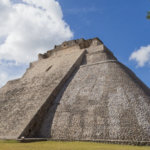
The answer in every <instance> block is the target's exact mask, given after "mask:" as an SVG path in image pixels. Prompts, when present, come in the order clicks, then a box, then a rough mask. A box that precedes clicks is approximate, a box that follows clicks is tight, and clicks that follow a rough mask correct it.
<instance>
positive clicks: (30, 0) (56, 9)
mask: <svg viewBox="0 0 150 150" xmlns="http://www.w3.org/2000/svg"><path fill="white" fill-rule="evenodd" d="M22 2H23V3H18V4H13V3H12V2H11V1H10V0H0V87H1V86H2V85H4V84H5V83H6V81H7V80H9V79H12V78H13V77H16V75H14V76H12V75H11V73H10V72H9V73H7V71H8V70H12V72H17V69H18V68H17V67H15V66H17V65H18V64H19V65H20V64H22V65H23V64H29V62H32V61H35V60H37V57H38V54H39V53H45V52H46V51H47V50H50V49H52V48H53V47H54V45H56V44H60V43H61V42H63V41H66V40H70V39H71V38H72V37H73V33H72V31H71V30H70V28H69V26H68V24H67V23H66V22H65V21H64V20H63V13H62V10H61V7H60V5H59V3H58V2H57V1H56V0H22ZM4 63H5V64H4ZM4 66H5V67H4ZM10 66H11V67H12V68H10ZM8 68H9V69H8Z"/></svg>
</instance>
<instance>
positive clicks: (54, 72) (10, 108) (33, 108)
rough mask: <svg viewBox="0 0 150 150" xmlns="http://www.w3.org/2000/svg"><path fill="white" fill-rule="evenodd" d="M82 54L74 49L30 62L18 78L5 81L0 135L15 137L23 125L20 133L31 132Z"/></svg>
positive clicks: (1, 104)
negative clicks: (63, 53) (22, 74)
mask: <svg viewBox="0 0 150 150" xmlns="http://www.w3.org/2000/svg"><path fill="white" fill-rule="evenodd" d="M83 53H84V51H79V50H78V49H76V51H74V52H71V53H68V54H65V55H58V56H53V57H49V58H48V59H44V60H41V61H38V62H35V63H32V64H31V65H30V68H29V69H27V71H26V73H25V74H24V76H23V77H22V78H21V79H18V80H13V81H9V82H8V83H7V84H6V85H5V86H4V87H3V88H2V89H1V90H0V106H1V109H0V138H10V139H13V138H17V137H18V136H19V135H20V134H21V133H22V131H23V130H24V129H25V128H26V127H27V128H26V130H25V131H24V132H23V136H25V137H28V135H29V133H30V134H31V133H32V130H34V129H35V127H36V126H37V125H39V121H42V120H41V119H42V117H43V115H44V114H43V113H45V111H46V108H45V107H46V106H48V105H49V106H50V104H51V101H52V100H53V99H54V97H55V96H56V95H57V93H58V91H59V90H60V88H61V86H62V82H65V81H66V80H67V79H68V76H67V75H70V73H72V72H73V71H74V69H75V67H78V65H79V64H78V62H80V60H79V58H80V57H81V56H82V54H83ZM81 60H82V59H81ZM76 65H77V66H76ZM45 102H49V103H48V104H47V103H46V104H45V105H44V103H45ZM43 105H44V107H43ZM40 108H41V110H40ZM39 110H40V112H38V111H39ZM37 112H38V113H37ZM35 115H36V118H37V119H36V118H34V116H35ZM32 119H33V120H32ZM31 120H32V121H31ZM30 121H31V124H30V126H27V125H28V124H29V123H30Z"/></svg>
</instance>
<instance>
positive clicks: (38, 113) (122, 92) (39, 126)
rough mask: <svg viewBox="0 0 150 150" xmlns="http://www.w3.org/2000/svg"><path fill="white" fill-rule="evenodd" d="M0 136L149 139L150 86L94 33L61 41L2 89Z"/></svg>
mask: <svg viewBox="0 0 150 150" xmlns="http://www.w3.org/2000/svg"><path fill="white" fill-rule="evenodd" d="M0 139H22V140H30V139H34V140H36V139H41V140H42V139H51V140H78V141H80V140H83V141H100V142H102V141H103V142H114V143H125V144H130V143H131V144H135V145H142V144H147V145H150V89H149V88H148V87H147V86H146V85H145V84H144V83H143V82H142V81H141V80H140V79H139V78H138V77H137V76H136V75H135V74H134V73H133V72H132V71H131V70H130V69H128V68H127V67H126V66H124V65H123V64H121V63H120V62H119V61H117V59H116V57H115V56H114V55H113V53H112V52H111V51H110V50H109V49H108V48H107V47H105V46H104V44H103V42H102V41H100V40H99V39H98V38H94V39H89V40H84V39H79V40H72V41H68V42H63V43H62V44H61V45H58V46H55V47H54V49H53V50H50V51H47V53H45V54H39V55H38V61H36V62H32V63H30V67H29V68H28V69H27V70H26V72H25V74H24V75H23V76H22V78H20V79H16V80H12V81H9V82H7V84H6V85H5V86H3V87H2V88H1V89H0Z"/></svg>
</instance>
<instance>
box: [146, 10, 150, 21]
mask: <svg viewBox="0 0 150 150" xmlns="http://www.w3.org/2000/svg"><path fill="white" fill-rule="evenodd" d="M146 18H147V19H148V20H150V11H149V12H147V16H146Z"/></svg>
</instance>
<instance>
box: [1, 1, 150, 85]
mask: <svg viewBox="0 0 150 150" xmlns="http://www.w3.org/2000/svg"><path fill="white" fill-rule="evenodd" d="M4 1H5V2H4ZM6 1H7V2H6ZM0 8H1V10H3V14H2V15H1V16H0V33H1V34H0V86H2V85H4V84H5V83H6V82H7V80H10V79H13V78H18V77H21V76H22V74H23V73H24V72H25V70H26V68H27V67H28V66H29V62H31V61H36V60H37V54H38V53H44V52H46V51H47V50H49V49H52V48H53V46H54V45H56V44H60V43H61V42H63V41H65V40H70V39H79V38H84V39H89V38H94V37H98V38H99V39H101V40H102V41H103V42H104V44H105V45H106V46H107V47H108V48H109V49H110V50H111V51H112V52H113V53H114V55H115V56H116V57H117V59H118V60H119V61H120V62H122V63H123V64H125V65H126V66H127V67H129V68H130V69H131V70H132V71H133V72H134V73H135V74H136V75H137V76H138V77H139V78H140V79H141V80H142V81H143V82H144V83H145V84H146V85H147V86H148V87H150V46H149V45H150V21H149V20H147V19H146V15H147V11H149V10H150V1H149V0H105V1H104V0H75V1H73V0H57V1H54V0H23V1H21V0H11V1H10V0H2V1H1V2H0ZM0 13H2V12H1V11H0ZM47 16H48V17H47ZM7 17H8V19H6V18H7ZM10 18H11V19H10ZM48 18H49V19H48ZM28 31H29V32H28ZM37 37H38V38H37ZM133 52H134V53H133ZM129 58H130V60H129Z"/></svg>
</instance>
